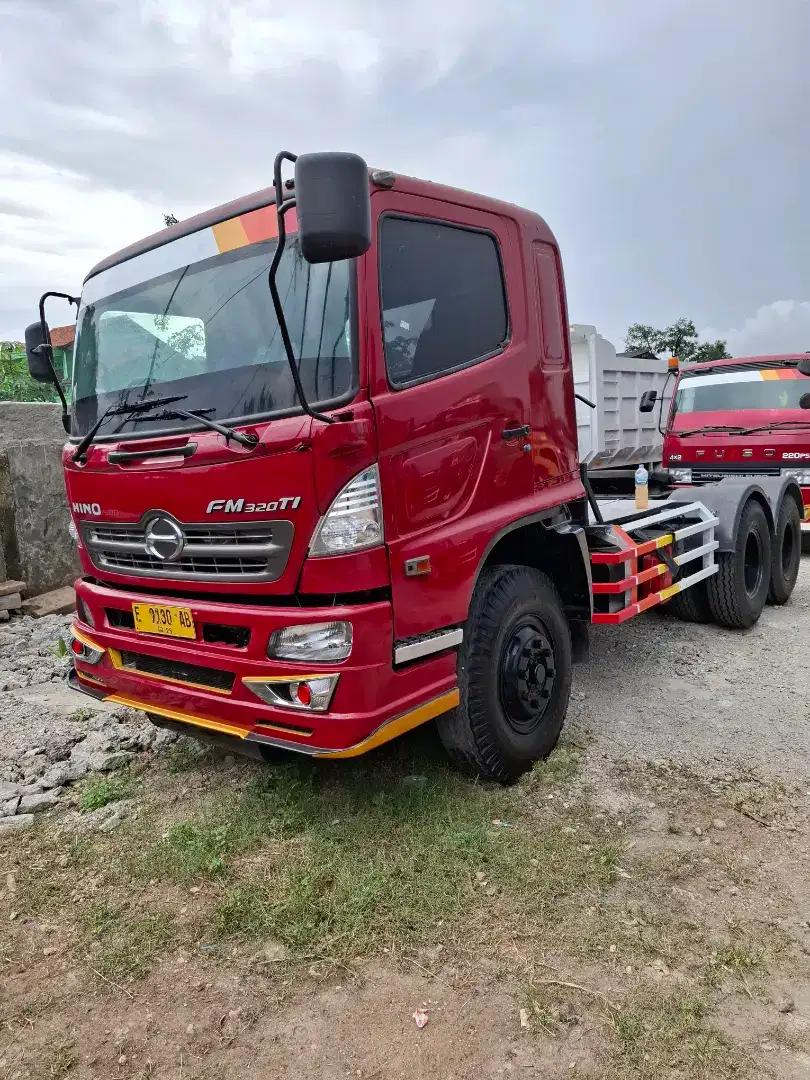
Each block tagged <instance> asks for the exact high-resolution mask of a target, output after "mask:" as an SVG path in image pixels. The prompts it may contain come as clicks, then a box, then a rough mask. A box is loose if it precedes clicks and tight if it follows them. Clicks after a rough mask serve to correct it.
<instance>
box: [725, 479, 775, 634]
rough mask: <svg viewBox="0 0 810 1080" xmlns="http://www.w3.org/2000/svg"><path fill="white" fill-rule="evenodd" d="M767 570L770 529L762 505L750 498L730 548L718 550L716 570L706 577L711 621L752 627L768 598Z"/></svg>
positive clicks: (742, 628) (741, 627) (770, 564)
mask: <svg viewBox="0 0 810 1080" xmlns="http://www.w3.org/2000/svg"><path fill="white" fill-rule="evenodd" d="M791 501H792V500H791ZM771 570H772V544H771V530H770V528H769V526H768V519H767V518H766V516H765V511H764V510H763V509H762V506H761V505H760V504H759V503H758V502H756V501H755V500H753V499H752V500H750V501H749V502H748V503H746V505H745V506H744V507H743V512H742V515H741V517H740V523H739V527H738V529H737V541H736V544H735V547H734V550H733V551H724V552H719V553H718V555H717V573H716V574H712V576H711V577H710V578H708V579H707V583H706V591H707V594H708V598H709V606H710V608H711V612H712V617H713V619H714V621H715V622H716V623H717V624H718V625H719V626H728V627H731V628H733V629H737V630H746V629H748V627H750V626H753V625H754V623H755V622H756V621H757V620H758V619H759V617H760V615H761V614H762V609H763V608H764V606H765V601H766V600H767V599H768V592H769V590H770V587H771ZM788 595H790V594H789V593H788Z"/></svg>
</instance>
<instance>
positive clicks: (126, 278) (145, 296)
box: [73, 230, 356, 437]
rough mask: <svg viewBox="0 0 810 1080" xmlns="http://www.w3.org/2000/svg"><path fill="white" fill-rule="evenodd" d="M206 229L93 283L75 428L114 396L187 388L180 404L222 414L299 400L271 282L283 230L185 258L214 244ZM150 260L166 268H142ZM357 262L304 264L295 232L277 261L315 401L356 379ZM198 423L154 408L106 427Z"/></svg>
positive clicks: (110, 430)
mask: <svg viewBox="0 0 810 1080" xmlns="http://www.w3.org/2000/svg"><path fill="white" fill-rule="evenodd" d="M207 232H210V230H208V231H207ZM205 235H206V233H202V234H193V235H192V236H189V237H182V238H180V240H178V241H175V242H173V243H171V244H167V245H164V247H163V248H160V249H157V251H156V252H155V251H149V252H146V253H145V254H144V255H141V256H138V257H136V258H134V259H131V260H128V261H127V262H125V263H122V264H119V265H118V266H114V267H112V268H111V269H110V270H108V271H104V272H102V273H101V274H100V275H98V277H94V278H91V279H90V281H88V283H87V287H86V289H85V294H84V296H83V298H82V307H81V310H80V312H79V318H78V335H77V342H76V351H75V362H74V386H73V411H74V423H73V434H74V435H77V436H81V435H83V434H84V433H86V432H87V431H88V430H89V428H90V427H91V426H92V425H93V424H94V423H95V421H96V420H97V419H98V417H99V416H101V414H102V413H103V412H104V410H105V409H107V408H109V407H110V406H115V405H129V404H134V403H138V402H141V401H148V400H149V399H150V398H151V397H164V396H169V395H171V396H175V395H176V396H178V397H182V401H181V402H178V407H181V408H183V409H186V410H191V411H194V410H197V411H202V412H203V413H204V415H205V416H207V417H209V418H210V419H212V420H217V421H220V422H222V421H233V420H237V419H242V418H246V417H253V416H266V415H272V414H276V413H281V412H286V411H290V410H294V409H295V408H296V407H297V406H298V401H297V397H296V392H295V385H294V383H293V379H292V375H291V373H290V369H289V365H288V362H287V358H286V354H285V352H284V346H283V342H282V339H281V333H280V331H279V325H278V321H277V319H276V317H275V313H274V311H273V306H272V300H271V297H270V290H269V288H268V272H269V269H270V263H271V261H272V258H273V254H274V251H275V246H276V240H275V239H268V240H264V241H261V242H258V243H250V244H243V245H242V246H241V247H239V248H237V249H236V250H231V251H226V252H224V253H222V254H219V253H217V254H215V255H213V256H210V257H208V258H201V259H199V261H193V262H183V261H182V260H183V259H185V258H189V257H190V256H200V255H204V254H205V249H204V247H203V246H202V244H201V240H200V236H202V237H205ZM167 264H169V265H170V266H171V268H170V269H167ZM153 270H154V271H157V270H162V271H163V272H161V273H158V274H156V275H155V276H147V277H146V278H144V277H143V276H142V273H143V272H144V271H147V273H148V272H149V271H153ZM352 272H353V267H352V264H351V263H348V262H342V263H334V264H329V263H327V264H321V265H311V264H309V263H307V262H305V260H304V259H303V257H302V256H301V253H300V250H299V247H298V242H297V238H296V237H295V236H293V237H291V238H290V239H289V240H288V243H287V247H286V249H285V251H284V255H283V257H282V260H281V263H280V265H279V270H278V277H277V282H278V288H279V293H280V295H281V299H282V302H283V304H284V312H285V316H286V320H287V325H288V329H289V332H290V337H291V339H292V343H293V349H294V352H295V356H296V359H297V361H298V368H299V373H300V375H301V381H302V383H303V386H304V390H305V392H306V395H307V398H308V400H309V401H310V403H312V404H320V405H321V406H323V405H325V404H328V403H331V402H336V401H338V400H341V399H344V398H345V397H346V396H347V395H348V394H350V393H351V391H352V389H353V388H354V386H355V381H356V380H355V365H354V362H353V359H352V354H353V348H352V334H351V288H350V282H351V274H352ZM108 290H114V291H108ZM191 423H193V421H186V420H182V419H180V420H178V419H177V418H170V417H168V416H167V415H166V412H165V410H162V409H157V410H155V411H154V412H148V411H144V412H140V413H138V414H137V415H134V416H132V417H129V418H128V417H123V416H116V417H115V419H114V421H111V422H109V423H108V424H105V427H104V428H103V429H102V431H101V436H102V437H103V436H104V435H112V434H119V433H121V432H123V433H132V432H136V431H137V432H138V433H139V434H143V433H145V432H147V431H148V432H150V433H152V432H157V431H158V430H165V429H167V428H177V427H183V426H188V425H189V424H191Z"/></svg>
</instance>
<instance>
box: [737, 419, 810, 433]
mask: <svg viewBox="0 0 810 1080" xmlns="http://www.w3.org/2000/svg"><path fill="white" fill-rule="evenodd" d="M783 427H810V420H772V421H771V422H770V424H760V425H759V427H751V428H746V429H745V431H744V432H743V435H753V434H754V432H755V431H773V430H774V429H775V428H783Z"/></svg>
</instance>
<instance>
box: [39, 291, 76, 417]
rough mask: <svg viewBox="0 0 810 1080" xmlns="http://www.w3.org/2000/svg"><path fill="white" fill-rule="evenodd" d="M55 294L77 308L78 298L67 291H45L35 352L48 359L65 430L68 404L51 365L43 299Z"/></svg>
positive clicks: (40, 302) (50, 347)
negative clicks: (39, 337)
mask: <svg viewBox="0 0 810 1080" xmlns="http://www.w3.org/2000/svg"><path fill="white" fill-rule="evenodd" d="M51 296H56V297H58V298H59V299H60V300H67V302H68V303H69V304H75V305H76V311H77V312H78V310H79V298H78V297H76V296H71V295H70V294H69V293H63V292H46V293H43V294H42V296H40V298H39V325H40V329H41V330H42V341H43V344H42V345H40V346H38V347H37V352H40V351H41V352H43V353H44V355H45V359H46V360H47V361H48V367H49V368H50V369H51V375H53V385H54V386H55V387H56V392H57V394H58V395H59V400H60V401H61V402H62V427H63V428H64V429H65V431H66V432H67V431H68V429H69V421H68V405H67V399H66V397H65V392H64V390H63V389H62V384H61V383H60V382H59V379H58V378H57V375H56V369H55V368H54V366H53V345H51V332H50V330H49V329H48V324H47V323H46V322H45V301H46V300H47V299H48V298H49V297H51Z"/></svg>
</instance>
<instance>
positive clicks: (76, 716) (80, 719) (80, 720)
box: [68, 709, 96, 724]
mask: <svg viewBox="0 0 810 1080" xmlns="http://www.w3.org/2000/svg"><path fill="white" fill-rule="evenodd" d="M95 715H96V713H95V710H94V709H74V710H73V712H72V713H70V714H69V715H68V720H70V721H71V722H72V723H74V724H86V723H87V721H88V720H91V719H92V718H93V717H94V716H95Z"/></svg>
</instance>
